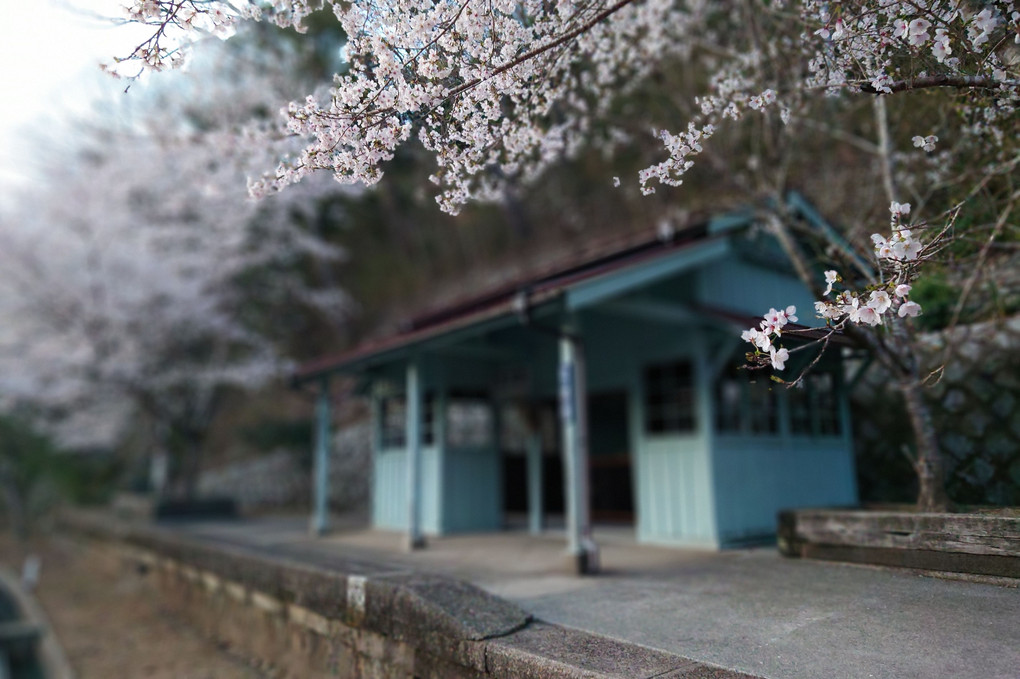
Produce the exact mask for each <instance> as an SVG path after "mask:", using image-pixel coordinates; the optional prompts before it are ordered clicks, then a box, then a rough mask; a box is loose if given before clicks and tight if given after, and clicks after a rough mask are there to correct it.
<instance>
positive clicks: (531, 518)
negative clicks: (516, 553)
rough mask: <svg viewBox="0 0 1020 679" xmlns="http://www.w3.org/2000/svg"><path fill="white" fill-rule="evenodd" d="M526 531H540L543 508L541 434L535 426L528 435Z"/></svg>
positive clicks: (533, 533)
mask: <svg viewBox="0 0 1020 679" xmlns="http://www.w3.org/2000/svg"><path fill="white" fill-rule="evenodd" d="M527 446H528V448H527V453H528V532H529V533H531V534H532V535H538V534H540V533H541V532H542V529H543V528H544V526H543V516H544V514H545V508H544V507H543V506H542V434H541V432H539V431H538V430H537V427H536V429H535V430H534V431H532V432H531V433H530V434H529V435H528V443H527Z"/></svg>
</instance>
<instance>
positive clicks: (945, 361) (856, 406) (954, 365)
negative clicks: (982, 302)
mask: <svg viewBox="0 0 1020 679" xmlns="http://www.w3.org/2000/svg"><path fill="white" fill-rule="evenodd" d="M922 350H923V351H924V353H925V357H926V362H927V365H928V367H929V369H930V370H931V371H932V386H931V388H930V389H929V390H928V394H929V403H930V404H931V407H932V411H933V415H934V419H935V423H936V430H937V434H938V439H939V444H940V447H941V450H942V454H943V456H944V459H945V463H946V471H947V477H946V485H947V490H948V492H949V497H950V499H951V500H952V501H954V502H956V503H959V504H968V505H1011V506H1017V505H1020V316H1015V317H1013V318H1011V319H1008V320H1004V321H1001V322H992V323H982V324H976V325H970V326H965V327H961V328H958V329H957V330H956V331H954V332H953V333H938V334H931V335H927V336H925V337H924V340H923V345H922ZM852 402H853V404H852V405H853V410H854V415H855V417H854V421H855V422H856V424H857V426H856V429H855V431H854V434H855V441H856V447H857V461H858V473H859V475H860V479H861V495H862V499H863V500H865V501H869V500H870V501H891V502H901V501H902V502H910V501H912V500H913V499H914V498H915V495H916V480H915V479H914V473H913V470H912V469H911V467H910V462H909V460H908V457H907V455H906V454H905V452H904V450H905V447H909V445H910V442H911V432H910V425H909V422H908V421H907V419H906V412H905V410H904V408H903V405H902V402H901V400H900V397H899V395H898V393H897V392H896V391H895V390H894V389H892V388H890V386H889V384H888V379H887V376H886V374H885V373H884V371H882V370H881V369H880V368H879V367H878V366H877V365H876V366H873V367H872V368H871V369H870V370H869V371H868V372H867V373H866V375H865V378H864V379H863V380H862V381H861V382H860V383H859V385H858V387H857V389H856V390H855V391H854V393H853V394H852Z"/></svg>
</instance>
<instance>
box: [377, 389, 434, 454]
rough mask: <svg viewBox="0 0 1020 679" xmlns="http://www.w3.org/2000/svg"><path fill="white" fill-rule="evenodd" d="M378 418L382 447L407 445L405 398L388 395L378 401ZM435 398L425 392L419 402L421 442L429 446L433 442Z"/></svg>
mask: <svg viewBox="0 0 1020 679" xmlns="http://www.w3.org/2000/svg"><path fill="white" fill-rule="evenodd" d="M379 411H380V412H379V420H380V422H381V426H382V447H383V448H403V447H404V446H406V445H407V400H406V399H405V398H404V397H403V396H390V397H387V398H384V399H382V400H381V401H380V403H379ZM435 413H436V399H435V395H434V394H425V398H423V399H422V404H421V443H422V445H423V446H430V445H432V444H433V443H434V442H435V433H434V429H435V420H436V416H435Z"/></svg>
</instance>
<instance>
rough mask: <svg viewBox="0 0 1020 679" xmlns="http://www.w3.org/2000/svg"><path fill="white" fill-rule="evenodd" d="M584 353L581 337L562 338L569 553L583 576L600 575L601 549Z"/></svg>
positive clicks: (561, 372) (562, 404) (561, 414)
mask: <svg viewBox="0 0 1020 679" xmlns="http://www.w3.org/2000/svg"><path fill="white" fill-rule="evenodd" d="M584 372H585V364H584V352H583V351H582V348H581V343H580V340H579V338H577V337H576V336H574V335H572V334H571V333H569V332H564V333H563V334H562V335H561V336H560V420H561V421H562V423H563V427H562V428H563V455H564V460H565V461H566V509H567V552H568V553H569V554H570V556H571V558H573V559H575V560H576V565H577V572H578V573H580V574H586V573H597V572H598V570H599V563H598V548H597V547H596V545H595V541H594V540H593V539H592V534H591V518H590V511H589V508H590V498H589V495H590V491H589V482H588V475H589V469H588V412H587V411H588V408H587V401H588V398H587V390H586V385H585V379H584Z"/></svg>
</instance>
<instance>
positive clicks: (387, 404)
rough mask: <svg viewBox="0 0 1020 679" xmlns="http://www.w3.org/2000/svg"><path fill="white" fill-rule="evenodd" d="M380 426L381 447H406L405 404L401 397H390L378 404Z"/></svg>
mask: <svg viewBox="0 0 1020 679" xmlns="http://www.w3.org/2000/svg"><path fill="white" fill-rule="evenodd" d="M379 420H380V423H381V425H382V447H383V448H403V447H404V446H405V445H407V402H406V401H405V400H404V397H403V396H390V397H388V398H384V399H382V400H381V401H380V402H379Z"/></svg>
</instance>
